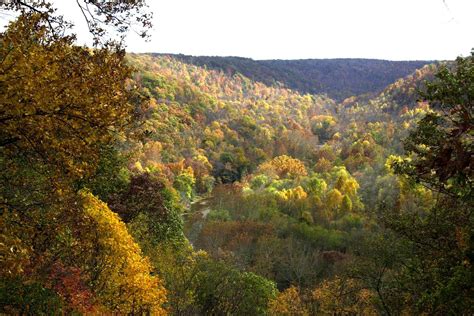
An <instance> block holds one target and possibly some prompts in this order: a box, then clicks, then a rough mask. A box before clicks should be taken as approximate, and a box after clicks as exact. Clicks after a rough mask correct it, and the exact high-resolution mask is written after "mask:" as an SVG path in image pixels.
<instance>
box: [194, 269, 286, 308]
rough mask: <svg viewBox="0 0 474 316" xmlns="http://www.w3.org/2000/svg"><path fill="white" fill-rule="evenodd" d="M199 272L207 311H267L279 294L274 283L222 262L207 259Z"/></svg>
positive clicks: (199, 291) (199, 296) (198, 296)
mask: <svg viewBox="0 0 474 316" xmlns="http://www.w3.org/2000/svg"><path fill="white" fill-rule="evenodd" d="M203 264H204V267H202V268H201V272H200V273H199V274H198V275H197V279H196V282H197V283H198V284H199V287H198V288H197V292H196V300H197V304H198V305H199V306H200V311H201V313H203V314H206V315H214V314H221V313H222V314H231V315H266V314H267V309H268V304H269V302H270V301H271V300H272V299H274V298H275V297H276V294H277V289H276V286H275V284H274V283H273V282H272V281H270V280H267V279H265V278H263V277H261V276H258V275H256V274H254V273H251V272H239V271H238V270H236V269H233V268H231V267H229V266H228V265H227V264H224V263H220V262H205V263H203Z"/></svg>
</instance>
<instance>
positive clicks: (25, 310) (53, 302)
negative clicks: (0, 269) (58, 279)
mask: <svg viewBox="0 0 474 316" xmlns="http://www.w3.org/2000/svg"><path fill="white" fill-rule="evenodd" d="M62 308H63V302H62V300H61V298H60V297H59V296H58V295H57V294H56V293H55V292H54V291H53V290H51V289H47V288H44V287H43V286H42V285H41V284H39V283H33V284H31V283H26V282H24V281H22V280H21V279H18V278H17V279H2V280H1V282H0V311H1V312H2V313H5V314H23V315H51V312H52V311H54V312H55V313H61V311H62Z"/></svg>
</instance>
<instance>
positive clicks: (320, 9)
mask: <svg viewBox="0 0 474 316" xmlns="http://www.w3.org/2000/svg"><path fill="white" fill-rule="evenodd" d="M57 3H58V5H59V6H60V7H61V11H62V12H64V13H65V15H66V17H67V18H69V19H71V20H74V21H75V23H76V24H77V25H78V28H77V30H76V32H77V33H79V41H80V43H81V44H82V43H85V42H86V38H87V37H86V33H87V32H86V29H85V28H84V26H83V25H82V21H80V15H79V12H78V10H77V8H76V6H75V1H73V0H61V1H57ZM147 3H148V4H149V5H150V8H151V10H152V11H153V12H154V29H153V31H152V40H151V42H148V43H147V42H144V41H143V40H142V39H140V38H138V37H137V36H129V37H128V40H127V48H128V51H133V52H160V53H183V54H189V55H212V56H214V55H219V56H242V57H251V58H254V59H299V58H338V57H359V58H378V59H391V60H414V59H429V60H434V59H454V58H455V57H456V56H459V55H468V54H469V52H470V51H471V48H472V47H474V18H473V17H472V14H473V13H474V0H445V1H443V0H148V1H147Z"/></svg>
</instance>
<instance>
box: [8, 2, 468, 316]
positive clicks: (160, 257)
mask: <svg viewBox="0 0 474 316" xmlns="http://www.w3.org/2000/svg"><path fill="white" fill-rule="evenodd" d="M78 3H79V9H81V10H83V13H84V14H85V16H87V17H91V16H92V17H93V19H89V20H88V21H92V22H91V23H90V24H89V30H90V32H91V33H92V35H93V37H94V39H95V44H94V47H93V48H87V47H80V46H77V45H76V44H75V37H74V36H73V35H68V32H66V31H64V30H68V27H69V26H68V24H67V23H65V22H64V20H63V19H62V18H61V16H59V15H57V13H56V12H55V11H54V10H53V9H52V6H51V4H50V3H49V2H48V1H46V0H44V1H39V2H38V4H37V6H34V7H32V6H29V5H25V4H23V3H22V2H11V3H7V4H2V6H5V8H6V9H8V10H13V11H16V12H17V13H19V14H18V18H17V19H16V20H15V21H13V22H11V23H10V25H9V26H8V28H6V29H5V31H3V32H2V33H1V34H0V60H1V61H2V63H1V66H0V69H1V70H0V76H1V78H2V80H1V81H0V87H1V89H2V94H1V97H0V98H1V102H0V124H1V127H2V128H1V129H0V168H1V170H2V171H1V175H0V181H1V185H0V204H1V214H0V221H1V232H0V262H1V270H0V313H2V314H14V315H19V314H22V315H23V314H25V315H43V314H47V315H50V314H54V315H55V314H74V315H75V314H130V315H135V314H137V315H142V314H147V315H162V314H163V315H164V314H171V315H413V314H423V315H470V314H473V313H474V308H473V306H474V292H473V284H474V279H473V268H472V260H473V259H474V248H473V237H472V236H473V227H474V226H473V214H472V211H473V209H474V208H473V203H474V201H473V196H474V195H473V192H472V187H473V183H472V182H473V168H474V162H473V161H474V160H473V157H472V156H473V149H474V148H473V146H474V130H473V126H474V122H473V100H474V54H471V55H470V56H468V57H464V58H462V57H459V58H458V59H457V60H455V61H448V62H437V63H430V64H426V62H406V63H393V62H381V61H380V62H377V61H363V60H327V61H295V62H285V61H266V62H262V63H261V64H260V65H259V66H253V64H254V63H257V62H254V61H251V60H245V59H242V60H240V59H228V58H225V59H213V58H212V59H201V58H193V57H186V58H183V56H172V55H159V54H126V53H125V51H124V50H123V47H121V45H120V44H119V43H117V42H116V41H115V40H113V39H111V38H109V37H108V33H107V31H106V30H105V27H104V26H103V25H102V24H101V23H104V25H108V26H113V27H116V28H118V30H119V36H121V34H122V32H126V31H127V28H128V26H129V25H128V24H123V23H124V21H125V20H126V19H135V21H138V22H140V25H143V26H144V27H145V30H144V31H143V32H144V33H143V35H144V36H146V29H147V28H148V26H149V25H148V23H149V18H150V17H149V16H148V15H146V14H143V13H141V12H142V10H143V7H142V5H143V3H142V2H141V1H128V2H123V3H122V4H121V5H117V6H113V5H112V6H108V5H106V3H107V2H104V3H102V2H91V3H89V5H94V6H96V9H97V10H98V11H93V10H87V7H86V6H85V5H84V6H81V3H82V2H81V1H79V2H78ZM85 3H88V2H87V1H86V2H85ZM94 12H95V13H94ZM97 12H100V13H101V14H98V15H95V14H97ZM132 13H133V14H132ZM134 14H138V15H134ZM101 19H102V20H101ZM101 21H102V22H101ZM61 28H63V29H61ZM214 60H217V61H216V62H217V64H213V61H214ZM220 61H222V63H220ZM258 63H260V62H258ZM308 63H309V64H310V66H308ZM305 65H306V66H305ZM325 67H328V68H325ZM229 69H231V70H230V71H229ZM267 69H268V71H267ZM370 69H372V70H373V72H372V70H370ZM306 70H307V71H308V72H307V73H306V72H305V71H306ZM356 73H360V74H361V75H360V76H359V75H357V74H356ZM374 73H376V74H375V75H374ZM284 76H287V77H284ZM296 77H298V80H296V79H295V78H296ZM341 77H345V78H347V80H341ZM369 77H370V80H369V79H368V78H369ZM364 78H365V79H364ZM316 82H319V86H318V85H317V84H315V83H316ZM281 83H283V84H281ZM312 89H314V90H312ZM321 89H323V90H321ZM320 92H324V93H323V94H319V93H320Z"/></svg>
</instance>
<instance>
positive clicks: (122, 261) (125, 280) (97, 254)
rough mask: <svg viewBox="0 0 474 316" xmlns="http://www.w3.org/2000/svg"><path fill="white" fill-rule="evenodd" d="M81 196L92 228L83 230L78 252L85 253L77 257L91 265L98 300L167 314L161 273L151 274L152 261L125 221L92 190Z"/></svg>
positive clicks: (112, 307) (118, 308)
mask: <svg viewBox="0 0 474 316" xmlns="http://www.w3.org/2000/svg"><path fill="white" fill-rule="evenodd" d="M81 198H82V201H81V202H82V207H83V218H84V222H85V223H84V224H85V225H87V226H89V227H90V228H89V231H87V230H86V231H83V232H81V236H80V240H79V242H80V243H79V244H80V245H81V248H82V249H81V250H79V251H78V252H80V253H82V254H83V256H82V257H81V258H77V259H76V260H77V261H79V260H80V261H81V262H82V264H83V265H84V266H85V267H90V269H91V270H90V271H88V272H89V273H90V274H91V287H92V289H93V291H94V293H95V294H96V295H97V298H98V300H99V302H100V303H101V304H103V305H104V306H105V307H106V308H107V310H109V311H112V312H121V313H134V312H135V313H142V312H150V313H153V314H164V312H165V311H164V309H163V308H162V305H163V304H164V303H165V301H166V290H165V288H164V287H163V285H162V283H161V280H160V279H159V278H158V277H156V276H151V275H150V273H151V265H150V262H149V260H148V258H144V257H142V255H141V250H140V248H139V246H138V245H137V244H136V243H135V242H134V241H133V238H132V237H131V236H130V234H129V233H128V231H127V228H126V226H125V224H124V223H123V222H122V221H121V220H120V219H119V217H118V215H117V214H115V213H113V212H112V211H110V209H109V208H108V207H107V205H106V204H105V203H103V202H101V201H99V200H98V199H97V198H95V197H94V196H93V195H92V194H90V193H83V194H82V195H81ZM84 224H83V225H84ZM87 226H86V227H87ZM86 227H83V229H86ZM91 263H96V264H91Z"/></svg>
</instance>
